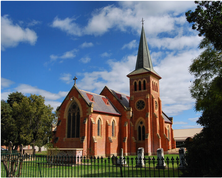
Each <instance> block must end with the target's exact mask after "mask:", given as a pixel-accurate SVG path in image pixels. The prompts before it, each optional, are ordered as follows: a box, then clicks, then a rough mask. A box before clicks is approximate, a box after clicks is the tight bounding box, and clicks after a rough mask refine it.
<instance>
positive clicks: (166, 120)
mask: <svg viewBox="0 0 222 178" xmlns="http://www.w3.org/2000/svg"><path fill="white" fill-rule="evenodd" d="M162 116H163V119H164V121H165V122H168V123H172V122H171V121H170V119H169V117H168V116H167V115H166V114H165V113H164V112H163V111H162Z"/></svg>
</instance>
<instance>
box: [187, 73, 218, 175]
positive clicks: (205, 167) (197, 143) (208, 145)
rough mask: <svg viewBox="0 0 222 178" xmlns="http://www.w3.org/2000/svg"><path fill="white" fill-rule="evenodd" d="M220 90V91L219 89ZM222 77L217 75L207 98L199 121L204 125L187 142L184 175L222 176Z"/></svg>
mask: <svg viewBox="0 0 222 178" xmlns="http://www.w3.org/2000/svg"><path fill="white" fill-rule="evenodd" d="M219 90H220V91H219ZM221 96H222V77H216V78H215V79H214V80H213V81H212V83H211V87H210V89H209V91H208V92H207V94H206V98H205V101H204V103H205V107H204V109H203V113H202V116H201V117H200V118H199V120H198V121H197V123H199V124H201V125H202V126H204V128H203V130H202V132H201V133H200V134H197V135H196V136H195V137H194V138H193V140H192V142H191V143H187V144H186V147H187V150H188V153H187V155H186V159H187V163H188V167H187V172H186V174H185V175H184V176H222V170H221V167H222V162H221V161H219V160H218V159H219V158H220V156H221V155H222V150H221V149H220V148H221V147H222V137H221V135H222V129H221V128H222V109H221V106H222V97H221Z"/></svg>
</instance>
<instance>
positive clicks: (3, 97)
mask: <svg viewBox="0 0 222 178" xmlns="http://www.w3.org/2000/svg"><path fill="white" fill-rule="evenodd" d="M10 93H12V92H1V99H2V100H5V101H6V100H7V99H8V95H9V94H10Z"/></svg>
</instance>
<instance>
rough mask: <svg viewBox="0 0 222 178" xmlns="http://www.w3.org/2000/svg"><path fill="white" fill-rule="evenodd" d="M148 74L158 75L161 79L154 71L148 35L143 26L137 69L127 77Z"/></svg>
mask: <svg viewBox="0 0 222 178" xmlns="http://www.w3.org/2000/svg"><path fill="white" fill-rule="evenodd" d="M146 72H152V73H154V74H155V75H157V76H158V77H159V78H161V77H160V76H159V74H158V73H157V72H156V71H155V70H154V69H153V64H152V60H151V57H150V52H149V48H148V44H147V41H146V35H145V31H144V28H143V26H142V31H141V36H140V44H139V49H138V54H137V61H136V67H135V70H134V71H133V72H131V73H130V74H128V75H127V76H130V75H137V74H141V73H146Z"/></svg>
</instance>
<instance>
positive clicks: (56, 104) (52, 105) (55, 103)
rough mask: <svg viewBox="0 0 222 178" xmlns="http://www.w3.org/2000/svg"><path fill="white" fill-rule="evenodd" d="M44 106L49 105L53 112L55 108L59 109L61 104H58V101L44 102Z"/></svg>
mask: <svg viewBox="0 0 222 178" xmlns="http://www.w3.org/2000/svg"><path fill="white" fill-rule="evenodd" d="M45 105H50V106H51V107H53V111H54V112H55V111H56V109H57V107H59V106H60V105H61V102H59V101H45Z"/></svg>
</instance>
